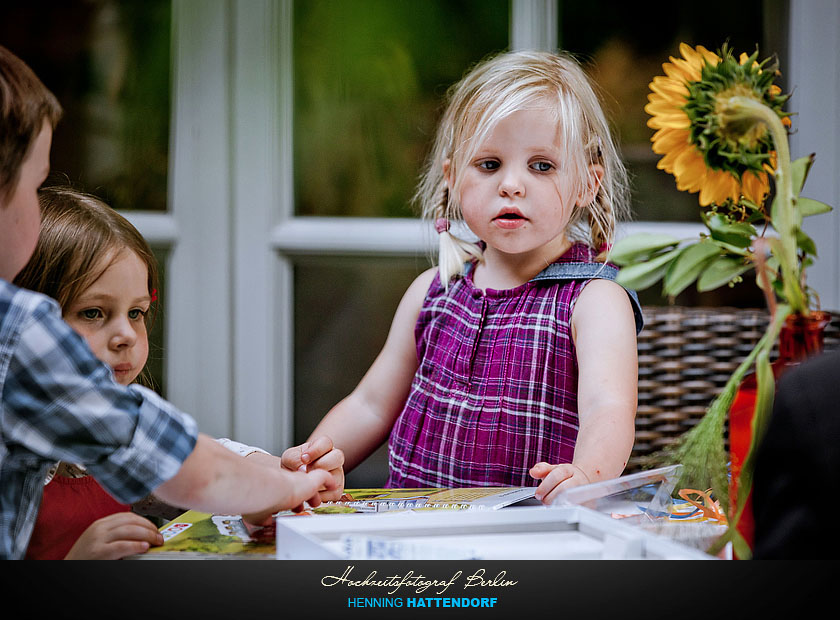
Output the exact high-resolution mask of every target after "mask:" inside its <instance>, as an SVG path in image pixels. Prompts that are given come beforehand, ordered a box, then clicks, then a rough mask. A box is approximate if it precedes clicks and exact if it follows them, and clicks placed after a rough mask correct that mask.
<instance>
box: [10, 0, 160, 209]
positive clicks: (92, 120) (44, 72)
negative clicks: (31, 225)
mask: <svg viewBox="0 0 840 620" xmlns="http://www.w3.org/2000/svg"><path fill="white" fill-rule="evenodd" d="M170 13H171V1H170V0H144V1H142V2H141V1H139V0H136V1H129V2H126V1H122V2H120V1H117V0H60V1H50V0H32V1H31V2H14V3H11V2H9V3H5V4H4V6H3V17H2V19H0V42H2V44H3V45H5V46H6V47H8V48H9V49H10V50H11V51H12V52H14V53H15V54H17V55H18V56H20V57H21V58H22V59H23V60H24V61H25V62H26V63H27V64H29V65H30V66H31V67H32V69H33V70H34V71H35V72H36V73H37V74H38V76H39V77H40V78H41V80H42V81H43V82H44V83H45V84H46V86H47V87H48V88H49V89H50V90H52V91H53V93H55V95H56V97H58V100H59V101H60V103H61V105H62V107H63V108H64V111H65V114H64V118H63V119H62V121H61V123H60V124H59V126H58V128H57V129H56V132H55V135H54V137H53V147H52V154H51V163H52V170H53V174H52V175H51V177H50V179H49V180H48V183H49V184H57V183H59V184H66V183H68V182H69V183H71V184H73V185H74V186H75V187H77V188H78V189H81V190H84V191H89V192H91V193H94V194H96V195H98V196H99V197H100V198H102V199H104V200H105V201H106V202H107V203H108V204H110V205H111V206H113V207H114V208H117V209H149V210H158V211H165V210H166V196H167V190H166V185H167V170H168V149H169V110H170V105H169V103H170V88H169V79H170V49H169V48H170V37H171V32H170V30H171V27H170V26H171V18H170Z"/></svg>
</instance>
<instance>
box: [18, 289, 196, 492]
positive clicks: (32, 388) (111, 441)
mask: <svg viewBox="0 0 840 620" xmlns="http://www.w3.org/2000/svg"><path fill="white" fill-rule="evenodd" d="M24 295H27V296H30V295H29V294H28V293H24ZM30 297H31V296H30ZM18 333H19V339H18V341H17V343H16V346H14V347H13V349H12V351H13V352H12V355H11V358H10V359H9V365H8V368H7V372H6V378H5V381H4V384H5V385H4V386H3V393H2V406H3V410H2V415H3V420H2V424H3V434H4V437H3V442H4V443H5V447H6V450H7V453H6V455H5V459H4V460H6V461H7V462H6V463H5V465H6V466H9V465H13V466H14V467H15V468H21V469H31V468H38V467H39V466H40V465H41V464H42V463H43V462H45V461H58V460H62V461H67V462H71V463H81V464H84V465H85V466H87V468H88V471H89V472H90V473H91V474H92V475H93V476H94V477H95V478H96V479H97V481H98V482H99V483H100V484H101V485H102V486H103V487H104V488H105V489H106V490H108V491H109V492H110V493H111V494H112V495H113V496H114V497H116V498H117V499H118V500H120V501H123V502H125V503H131V502H134V501H136V500H138V499H140V498H142V497H144V496H145V495H147V494H148V493H150V492H151V491H152V490H154V489H155V488H156V487H157V486H159V485H160V484H161V483H163V482H165V481H166V480H168V479H170V478H171V477H172V476H174V475H175V473H176V472H177V471H178V470H179V469H180V467H181V463H182V462H183V461H184V459H186V457H187V456H189V454H190V453H191V452H192V450H193V447H194V446H195V442H196V438H197V434H198V430H197V428H196V424H195V421H194V420H193V419H192V418H191V417H189V416H188V415H186V414H184V413H182V412H180V411H178V410H177V409H176V408H175V407H174V406H173V405H171V404H170V403H168V402H166V401H165V400H163V399H162V398H160V397H159V396H158V395H157V394H155V393H154V392H152V391H151V390H148V389H145V388H142V387H139V386H130V387H124V386H121V385H119V384H118V383H116V382H115V381H114V380H113V378H112V376H111V372H110V370H109V369H108V367H107V366H106V365H105V364H103V363H101V362H100V361H99V360H97V359H96V358H95V357H94V355H93V354H92V353H91V351H90V349H89V348H88V346H87V344H86V343H85V341H84V340H83V339H82V338H81V337H80V336H78V335H77V334H76V333H75V332H74V331H73V330H72V328H70V327H69V326H68V325H67V324H66V323H65V322H64V321H62V320H61V318H60V317H59V316H58V313H57V307H56V306H55V304H54V303H53V302H52V301H51V300H49V301H48V300H46V299H44V298H41V301H40V303H38V304H37V306H36V307H35V309H34V310H33V311H32V312H31V313H30V314H29V316H28V317H27V319H26V321H25V322H24V323H23V325H22V326H21V329H20V330H19V332H18ZM4 344H8V343H4Z"/></svg>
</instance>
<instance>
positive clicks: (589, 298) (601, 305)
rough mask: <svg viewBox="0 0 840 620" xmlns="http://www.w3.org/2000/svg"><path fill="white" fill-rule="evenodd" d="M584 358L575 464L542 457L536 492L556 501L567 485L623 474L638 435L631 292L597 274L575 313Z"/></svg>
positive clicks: (546, 500)
mask: <svg viewBox="0 0 840 620" xmlns="http://www.w3.org/2000/svg"><path fill="white" fill-rule="evenodd" d="M572 338H573V339H574V342H575V349H576V351H577V362H578V373H579V374H578V417H579V421H580V427H579V430H578V436H577V443H576V444H575V454H574V459H573V461H572V463H571V464H552V463H537V464H536V465H535V466H534V467H533V468H532V469H531V475H532V476H534V477H535V478H538V479H541V482H540V484H539V486H538V487H537V490H536V495H537V497H538V498H539V499H541V500H542V501H543V503H546V504H551V503H552V502H553V501H554V499H555V498H556V497H557V495H558V494H559V493H560V491H561V490H563V489H566V488H571V487H573V486H578V485H581V484H587V483H590V482H597V481H599V480H608V479H610V478H615V477H617V476H619V475H621V472H622V471H623V470H624V466H625V465H626V464H627V459H628V458H629V456H630V451H631V450H632V448H633V440H634V436H635V417H636V402H637V390H638V357H637V355H638V354H637V349H636V325H635V320H634V317H633V309H632V306H631V304H630V300H629V298H628V296H627V292H626V291H625V290H624V289H623V288H622V287H621V286H619V285H618V284H616V283H614V282H611V281H609V280H592V281H591V282H590V283H589V284H587V285H586V287H584V289H583V291H581V294H580V296H579V297H578V300H577V302H576V304H575V309H574V311H573V314H572Z"/></svg>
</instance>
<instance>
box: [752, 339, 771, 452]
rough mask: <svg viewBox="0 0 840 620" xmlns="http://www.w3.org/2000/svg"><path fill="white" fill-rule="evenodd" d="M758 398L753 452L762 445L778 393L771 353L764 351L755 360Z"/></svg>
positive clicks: (754, 423) (756, 400)
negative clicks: (771, 363)
mask: <svg viewBox="0 0 840 620" xmlns="http://www.w3.org/2000/svg"><path fill="white" fill-rule="evenodd" d="M755 372H756V398H755V412H754V413H753V421H752V426H753V429H752V431H753V439H752V443H753V450H752V451H754V449H755V448H756V447H757V446H758V445H759V444H760V443H761V439H762V437H764V431H765V430H766V429H767V423H768V422H769V421H770V413H771V412H772V411H773V399H774V396H775V393H776V379H775V377H774V376H773V367H772V366H771V365H770V352H769V351H762V352H761V353H759V354H758V356H757V357H756V358H755Z"/></svg>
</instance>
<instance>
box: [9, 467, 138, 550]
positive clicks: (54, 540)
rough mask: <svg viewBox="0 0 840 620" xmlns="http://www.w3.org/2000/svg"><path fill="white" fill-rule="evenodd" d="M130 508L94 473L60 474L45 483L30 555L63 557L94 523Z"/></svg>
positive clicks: (30, 544)
mask: <svg viewBox="0 0 840 620" xmlns="http://www.w3.org/2000/svg"><path fill="white" fill-rule="evenodd" d="M130 509H131V507H130V506H128V505H127V504H121V503H119V502H118V501H117V500H115V499H114V498H113V497H111V496H110V495H109V494H108V492H107V491H105V489H103V488H102V487H101V486H99V483H98V482H97V481H96V480H95V479H94V478H93V477H92V476H85V477H83V478H67V477H65V476H56V477H54V478H53V479H52V480H50V482H49V484H48V485H46V486H45V487H44V497H43V499H42V500H41V509H40V510H39V511H38V519H37V520H36V521H35V529H34V531H33V532H32V538H31V539H30V541H29V547H28V548H27V550H26V559H27V560H63V559H64V556H66V555H67V553H68V552H69V551H70V549H71V547H72V546H73V545H74V544H75V543H76V541H77V540H78V538H79V536H81V535H82V533H83V532H84V531H85V530H86V529H87V528H88V526H89V525H90V524H91V523H93V522H94V521H96V520H98V519H101V518H102V517H107V516H108V515H111V514H114V513H117V512H128V511H129V510H130Z"/></svg>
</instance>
